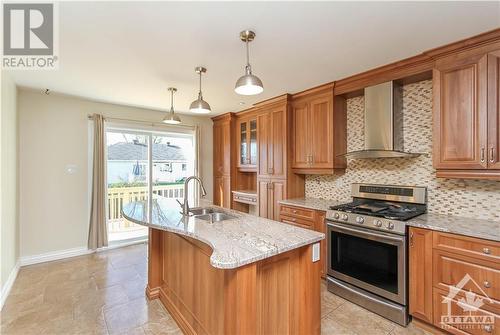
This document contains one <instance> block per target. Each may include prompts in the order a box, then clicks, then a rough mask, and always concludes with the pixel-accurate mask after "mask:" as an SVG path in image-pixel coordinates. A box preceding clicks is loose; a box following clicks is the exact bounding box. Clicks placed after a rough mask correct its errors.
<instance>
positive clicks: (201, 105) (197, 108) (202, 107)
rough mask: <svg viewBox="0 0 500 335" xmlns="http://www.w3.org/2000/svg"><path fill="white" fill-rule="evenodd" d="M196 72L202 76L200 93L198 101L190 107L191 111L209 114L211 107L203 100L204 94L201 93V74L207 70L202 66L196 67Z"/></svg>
mask: <svg viewBox="0 0 500 335" xmlns="http://www.w3.org/2000/svg"><path fill="white" fill-rule="evenodd" d="M194 70H195V72H196V73H198V74H199V75H200V90H199V91H198V99H196V100H195V101H193V102H192V103H191V105H190V106H189V110H190V111H191V112H193V113H197V114H208V113H210V111H211V109H210V105H209V104H208V102H206V101H205V100H203V94H202V93H201V74H202V73H205V72H207V69H206V68H204V67H201V66H197V67H195V69H194Z"/></svg>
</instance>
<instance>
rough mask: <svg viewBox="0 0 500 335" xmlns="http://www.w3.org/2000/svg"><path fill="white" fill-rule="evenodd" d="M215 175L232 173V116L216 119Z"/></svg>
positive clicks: (214, 128)
mask: <svg viewBox="0 0 500 335" xmlns="http://www.w3.org/2000/svg"><path fill="white" fill-rule="evenodd" d="M213 136H214V143H213V148H214V175H216V176H224V175H230V173H231V159H230V158H231V117H225V118H222V119H214V126H213Z"/></svg>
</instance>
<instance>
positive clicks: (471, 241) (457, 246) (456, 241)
mask: <svg viewBox="0 0 500 335" xmlns="http://www.w3.org/2000/svg"><path fill="white" fill-rule="evenodd" d="M433 245H434V248H437V249H440V250H445V251H450V252H453V253H457V254H461V255H464V256H470V257H476V258H480V259H484V260H486V261H493V262H500V243H499V242H493V241H487V240H482V239H478V238H473V237H466V236H460V235H454V234H447V233H440V232H434V234H433Z"/></svg>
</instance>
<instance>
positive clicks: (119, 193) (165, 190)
mask: <svg viewBox="0 0 500 335" xmlns="http://www.w3.org/2000/svg"><path fill="white" fill-rule="evenodd" d="M147 193H148V188H147V187H146V186H139V187H110V188H108V215H107V218H108V223H109V225H110V226H109V230H110V231H115V230H120V229H123V228H129V227H130V226H132V224H131V223H130V222H128V221H127V220H123V217H122V214H121V210H122V207H123V205H125V204H128V203H129V202H133V201H143V200H146V198H147ZM153 193H154V194H157V195H160V196H162V197H165V198H182V197H184V184H174V185H158V186H153Z"/></svg>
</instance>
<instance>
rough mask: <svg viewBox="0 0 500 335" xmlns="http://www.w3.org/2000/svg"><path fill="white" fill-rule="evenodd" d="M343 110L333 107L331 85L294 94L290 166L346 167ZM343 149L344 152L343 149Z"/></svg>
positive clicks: (307, 169) (305, 169)
mask: <svg viewBox="0 0 500 335" xmlns="http://www.w3.org/2000/svg"><path fill="white" fill-rule="evenodd" d="M345 113H346V110H345V108H334V96H333V89H332V88H330V89H327V90H324V91H321V92H318V93H311V94H308V95H301V96H299V97H297V98H295V97H294V100H293V102H292V134H291V140H292V150H291V151H292V169H293V171H294V172H296V173H303V174H315V173H317V174H325V173H326V174H328V173H333V171H334V169H339V168H340V169H345V159H343V158H337V157H336V156H337V155H339V154H342V153H344V152H345V147H346V136H345V133H346V117H345ZM342 150H344V152H342Z"/></svg>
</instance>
